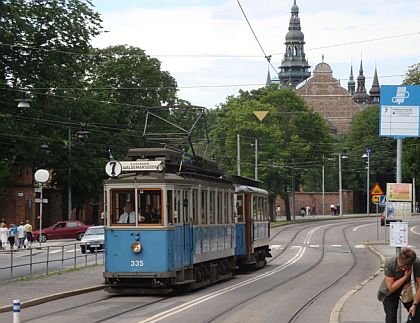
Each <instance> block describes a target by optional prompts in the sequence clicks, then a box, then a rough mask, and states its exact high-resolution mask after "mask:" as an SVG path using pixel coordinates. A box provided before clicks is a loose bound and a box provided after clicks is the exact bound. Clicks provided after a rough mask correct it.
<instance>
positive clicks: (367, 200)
mask: <svg viewBox="0 0 420 323" xmlns="http://www.w3.org/2000/svg"><path fill="white" fill-rule="evenodd" d="M362 158H367V174H366V213H367V215H369V211H370V210H369V206H370V203H369V187H370V183H369V174H370V148H368V149H366V153H364V154H363V156H362Z"/></svg>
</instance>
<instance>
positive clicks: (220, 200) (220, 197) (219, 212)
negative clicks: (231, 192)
mask: <svg viewBox="0 0 420 323" xmlns="http://www.w3.org/2000/svg"><path fill="white" fill-rule="evenodd" d="M222 206H223V193H222V192H217V223H223V222H224V221H223V209H222Z"/></svg>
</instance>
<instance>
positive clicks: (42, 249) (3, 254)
mask: <svg viewBox="0 0 420 323" xmlns="http://www.w3.org/2000/svg"><path fill="white" fill-rule="evenodd" d="M81 245H85V250H86V253H84V254H83V253H81V251H80V246H81ZM103 263H104V253H103V251H102V250H98V249H96V248H95V249H94V250H93V252H89V249H88V248H87V244H83V243H80V242H76V243H65V244H57V245H47V246H45V245H44V246H36V245H35V243H34V244H33V245H32V246H29V247H27V248H21V249H13V250H7V251H0V281H5V280H16V279H22V278H23V277H28V276H29V277H33V276H37V275H45V274H46V275H49V274H51V273H56V272H60V271H64V270H70V269H77V268H82V267H87V266H90V265H99V264H103Z"/></svg>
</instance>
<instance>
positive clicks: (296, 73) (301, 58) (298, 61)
mask: <svg viewBox="0 0 420 323" xmlns="http://www.w3.org/2000/svg"><path fill="white" fill-rule="evenodd" d="M304 38H305V37H304V35H303V33H302V31H301V27H300V18H299V7H298V6H297V5H296V0H294V1H293V6H292V10H291V17H290V22H289V31H288V32H287V34H286V41H285V43H284V44H285V46H286V50H285V53H284V58H283V60H282V62H281V65H280V67H279V68H280V72H279V82H280V87H282V88H286V87H292V88H296V86H297V85H298V84H299V83H301V82H302V81H304V80H306V79H307V78H308V77H310V76H311V72H310V71H309V68H310V66H309V64H308V61H307V59H306V58H305V50H304V45H305V41H304Z"/></svg>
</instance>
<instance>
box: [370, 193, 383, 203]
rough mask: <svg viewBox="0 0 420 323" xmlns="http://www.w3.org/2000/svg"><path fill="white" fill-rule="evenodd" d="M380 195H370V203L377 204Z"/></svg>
mask: <svg viewBox="0 0 420 323" xmlns="http://www.w3.org/2000/svg"><path fill="white" fill-rule="evenodd" d="M380 197H381V196H380V195H372V203H374V204H379V198H380Z"/></svg>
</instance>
